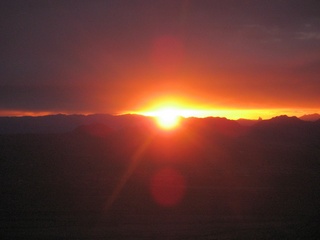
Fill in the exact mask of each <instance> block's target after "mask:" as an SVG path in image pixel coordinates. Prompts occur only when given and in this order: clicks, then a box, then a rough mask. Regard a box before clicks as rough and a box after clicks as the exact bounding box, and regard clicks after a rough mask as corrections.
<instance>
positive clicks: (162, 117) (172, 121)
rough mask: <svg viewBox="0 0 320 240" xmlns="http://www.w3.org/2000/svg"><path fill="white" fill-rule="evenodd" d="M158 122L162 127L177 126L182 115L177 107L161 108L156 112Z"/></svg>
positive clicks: (170, 127)
mask: <svg viewBox="0 0 320 240" xmlns="http://www.w3.org/2000/svg"><path fill="white" fill-rule="evenodd" d="M155 117H156V119H157V123H158V125H159V126H160V127H161V128H164V129H172V128H175V127H176V126H177V125H178V124H179V121H180V116H179V115H178V113H177V111H176V110H175V109H161V110H159V111H157V112H156V116H155Z"/></svg>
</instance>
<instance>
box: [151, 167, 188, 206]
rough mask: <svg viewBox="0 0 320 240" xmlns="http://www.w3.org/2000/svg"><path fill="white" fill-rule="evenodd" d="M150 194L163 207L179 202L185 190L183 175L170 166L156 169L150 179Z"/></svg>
mask: <svg viewBox="0 0 320 240" xmlns="http://www.w3.org/2000/svg"><path fill="white" fill-rule="evenodd" d="M150 188H151V189H150V190H151V195H152V197H153V199H154V200H155V202H156V203H157V204H159V205H161V206H163V207H172V206H175V205H177V204H179V203H180V202H181V200H182V199H183V197H184V195H185V191H186V182H185V179H184V177H183V176H182V175H181V174H180V173H179V172H178V171H176V170H174V169H172V168H164V169H161V170H160V171H158V172H157V173H156V174H155V175H154V176H153V178H152V179H151V186H150Z"/></svg>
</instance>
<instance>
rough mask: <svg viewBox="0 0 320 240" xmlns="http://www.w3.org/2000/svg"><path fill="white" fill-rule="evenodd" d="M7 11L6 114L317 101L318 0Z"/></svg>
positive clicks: (298, 107) (37, 4)
mask: <svg viewBox="0 0 320 240" xmlns="http://www.w3.org/2000/svg"><path fill="white" fill-rule="evenodd" d="M0 9H1V10H0V11H1V13H0V15H1V21H0V23H1V25H0V27H1V31H0V48H1V49H0V50H1V56H0V61H1V63H2V64H1V65H0V68H1V71H0V113H1V114H2V115H20V114H24V113H25V114H43V113H58V112H62V113H97V112H99V113H114V114H118V113H126V112H139V111H143V110H145V109H148V108H152V106H153V105H155V104H159V102H161V101H162V99H165V98H168V97H170V98H171V99H173V100H174V99H178V101H180V102H181V103H182V105H184V107H186V108H193V109H195V108H196V109H200V108H202V109H206V110H217V109H218V110H219V109H220V110H221V109H238V110H240V109H242V110H246V109H260V111H269V112H270V113H272V114H278V113H279V112H281V111H283V112H285V113H289V115H290V114H291V115H292V114H295V113H296V114H298V115H299V114H301V115H302V114H303V113H312V112H317V111H319V109H320V94H319V90H320V79H319V77H320V17H319V16H320V10H319V9H320V4H319V2H318V1H316V0H314V1H311V0H292V1H280V0H279V1H275V0H271V1H259V0H246V1H245V0H225V1H223V0H216V1H209V0H207V1H203V0H197V1H192V0H190V1H169V0H166V1H161V0H160V1H147V0H146V1H142V0H141V1H135V0H130V1H129V0H127V1H121V0H120V1H27V0H26V1H1V3H0ZM261 114H262V113H261ZM261 114H260V115H261ZM272 114H271V115H272ZM257 115H259V113H257ZM254 117H257V116H254Z"/></svg>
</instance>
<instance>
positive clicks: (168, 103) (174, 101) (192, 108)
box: [125, 96, 320, 121]
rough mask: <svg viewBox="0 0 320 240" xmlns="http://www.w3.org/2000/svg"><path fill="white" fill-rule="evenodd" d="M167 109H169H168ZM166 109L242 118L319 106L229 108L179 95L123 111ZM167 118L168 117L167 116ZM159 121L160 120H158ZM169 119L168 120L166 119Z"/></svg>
mask: <svg viewBox="0 0 320 240" xmlns="http://www.w3.org/2000/svg"><path fill="white" fill-rule="evenodd" d="M168 109H169V111H168ZM166 111H168V112H169V113H170V112H171V114H173V113H174V114H173V115H176V116H180V117H184V118H188V117H197V118H205V117H225V118H228V119H231V120H237V119H239V118H244V119H258V118H260V117H261V118H262V119H270V118H272V117H275V116H279V115H288V116H297V117H300V116H302V115H304V114H312V113H319V112H320V109H319V108H313V109H299V108H296V109H295V108H251V109H244V108H231V107H223V106H211V105H208V104H201V103H198V102H197V101H192V100H188V99H187V98H181V97H167V96H164V97H160V98H156V99H154V100H150V102H149V104H147V105H145V106H144V108H142V109H139V111H126V112H125V113H135V114H141V115H145V116H153V117H157V118H160V117H159V116H160V115H171V114H161V112H166ZM168 118H169V117H168ZM159 121H160V120H159ZM168 121H169V120H168Z"/></svg>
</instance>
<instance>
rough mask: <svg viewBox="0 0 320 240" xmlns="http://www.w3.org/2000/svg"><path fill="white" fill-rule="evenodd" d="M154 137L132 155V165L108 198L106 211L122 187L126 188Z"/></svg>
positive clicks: (148, 139)
mask: <svg viewBox="0 0 320 240" xmlns="http://www.w3.org/2000/svg"><path fill="white" fill-rule="evenodd" d="M152 138H153V135H151V136H149V137H148V138H147V139H146V141H145V142H144V143H143V144H142V145H141V146H139V148H138V149H137V150H136V152H135V153H134V155H133V157H132V160H131V162H130V165H129V166H128V168H127V169H126V171H125V173H124V174H123V175H122V177H121V179H120V181H119V182H118V183H117V185H116V186H115V188H114V190H113V192H112V194H111V195H110V197H109V198H108V200H107V202H106V205H105V207H104V212H108V211H109V209H110V208H111V207H112V205H113V203H114V202H115V201H116V200H117V198H118V197H119V195H120V193H121V191H122V189H123V188H124V186H125V185H126V183H127V181H128V180H129V178H130V177H131V175H132V174H133V172H134V171H135V169H136V168H137V166H138V164H139V163H140V161H141V156H142V154H143V153H144V151H145V150H146V148H147V147H148V146H149V144H150V142H151V140H152Z"/></svg>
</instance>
